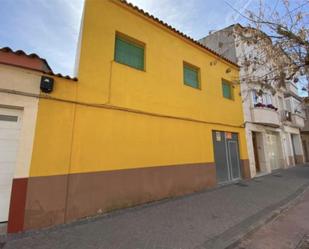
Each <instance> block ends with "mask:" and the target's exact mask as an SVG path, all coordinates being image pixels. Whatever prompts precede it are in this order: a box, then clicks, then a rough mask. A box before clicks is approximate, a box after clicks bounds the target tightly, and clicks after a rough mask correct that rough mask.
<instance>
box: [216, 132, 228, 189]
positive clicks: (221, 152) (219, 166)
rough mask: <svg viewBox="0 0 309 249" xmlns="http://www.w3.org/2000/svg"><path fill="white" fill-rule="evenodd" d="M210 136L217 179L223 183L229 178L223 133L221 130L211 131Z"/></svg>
mask: <svg viewBox="0 0 309 249" xmlns="http://www.w3.org/2000/svg"><path fill="white" fill-rule="evenodd" d="M212 138H213V144H214V153H215V163H216V172H217V181H218V182H219V183H225V182H228V181H229V179H230V177H229V175H230V173H229V167H228V158H227V153H226V144H225V134H224V132H223V131H213V132H212Z"/></svg>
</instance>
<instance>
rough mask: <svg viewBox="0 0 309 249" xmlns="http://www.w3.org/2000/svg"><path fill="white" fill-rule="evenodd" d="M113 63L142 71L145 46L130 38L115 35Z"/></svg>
mask: <svg viewBox="0 0 309 249" xmlns="http://www.w3.org/2000/svg"><path fill="white" fill-rule="evenodd" d="M115 43H116V44H115V58H114V59H115V61H117V62H119V63H122V64H125V65H128V66H130V67H133V68H136V69H139V70H144V69H145V63H144V56H145V45H143V44H142V43H141V42H138V41H135V40H134V39H132V38H129V37H126V36H123V35H120V34H116V42H115Z"/></svg>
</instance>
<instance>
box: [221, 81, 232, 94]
mask: <svg viewBox="0 0 309 249" xmlns="http://www.w3.org/2000/svg"><path fill="white" fill-rule="evenodd" d="M222 95H223V97H224V98H226V99H233V86H232V84H231V83H230V82H227V81H226V80H224V79H222Z"/></svg>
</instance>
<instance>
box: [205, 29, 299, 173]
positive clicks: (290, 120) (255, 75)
mask: <svg viewBox="0 0 309 249" xmlns="http://www.w3.org/2000/svg"><path fill="white" fill-rule="evenodd" d="M236 29H237V31H236ZM239 29H242V31H241V32H243V33H242V35H241V36H239V34H240V33H239ZM255 31H256V30H254V29H252V28H250V29H245V28H243V27H242V26H240V25H238V24H236V25H232V26H229V27H227V28H225V29H222V30H219V31H217V32H215V33H212V34H210V35H208V36H207V37H205V38H203V39H201V40H200V42H201V43H202V44H204V45H206V46H208V47H209V48H211V49H213V50H215V51H216V52H218V53H219V54H220V55H222V56H225V57H227V58H228V59H230V60H232V61H234V62H236V63H238V65H239V66H240V84H241V94H242V97H243V111H244V120H245V127H246V136H247V146H248V154H249V161H250V173H251V177H255V176H257V175H261V174H267V173H270V172H272V170H275V169H279V168H286V167H290V166H293V165H295V164H300V163H303V162H304V153H303V148H302V142H301V138H300V128H302V127H303V126H304V120H305V113H304V110H303V109H302V103H301V98H300V97H299V96H298V90H297V86H296V84H295V83H293V82H290V81H289V82H286V81H285V80H284V81H280V82H283V84H282V83H281V84H279V83H280V82H279V81H278V80H277V81H276V80H273V79H271V80H268V79H267V75H270V74H271V73H269V72H271V68H272V67H273V66H274V62H273V58H269V57H270V56H267V55H265V52H264V50H263V49H262V48H261V47H260V46H261V44H262V42H265V41H258V42H256V43H250V42H247V40H246V39H244V37H246V36H247V37H248V36H250V35H252V34H253V33H254V32H255ZM266 42H270V40H268V41H266ZM284 56H285V55H284V54H283V53H282V58H284ZM245 58H247V59H245ZM248 58H249V60H248ZM275 59H278V58H275ZM284 59H285V58H284ZM246 63H247V64H246ZM244 65H246V66H244ZM248 75H249V76H248ZM248 79H249V80H250V79H257V80H254V81H252V82H250V81H249V80H248Z"/></svg>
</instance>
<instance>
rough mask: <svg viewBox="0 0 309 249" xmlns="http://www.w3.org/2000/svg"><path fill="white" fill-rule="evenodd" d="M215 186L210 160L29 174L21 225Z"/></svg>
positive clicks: (49, 223) (51, 221)
mask: <svg viewBox="0 0 309 249" xmlns="http://www.w3.org/2000/svg"><path fill="white" fill-rule="evenodd" d="M215 185H216V170H215V164H214V163H200V164H187V165H178V166H175V165H174V166H160V167H150V168H139V169H128V170H115V171H104V172H95V173H81V174H71V175H69V176H66V175H62V176H47V177H31V178H29V180H28V192H27V202H26V210H25V221H24V230H28V229H36V228H42V227H48V226H53V225H56V224H61V223H65V222H70V221H72V220H75V219H79V218H82V217H86V216H91V215H96V214H98V213H101V212H107V211H109V210H114V209H119V208H124V207H130V206H133V205H137V204H141V203H146V202H150V201H154V200H160V199H163V198H167V197H172V196H180V195H184V194H187V193H192V192H195V191H199V190H202V189H206V188H210V187H213V186H215ZM66 193H68V194H66Z"/></svg>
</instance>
